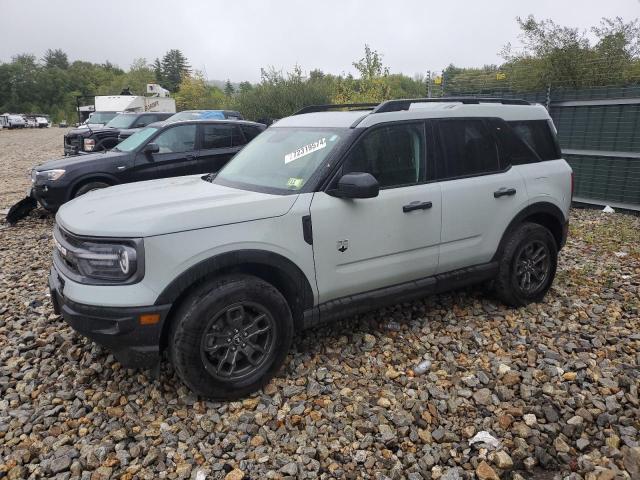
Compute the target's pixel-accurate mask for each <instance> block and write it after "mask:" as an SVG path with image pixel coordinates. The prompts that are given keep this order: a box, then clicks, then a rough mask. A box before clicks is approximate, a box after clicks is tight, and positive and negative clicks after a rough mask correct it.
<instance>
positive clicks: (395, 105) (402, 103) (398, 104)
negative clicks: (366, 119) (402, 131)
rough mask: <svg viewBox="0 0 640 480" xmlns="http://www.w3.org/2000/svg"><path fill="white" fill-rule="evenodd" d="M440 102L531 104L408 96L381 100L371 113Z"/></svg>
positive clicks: (506, 100)
mask: <svg viewBox="0 0 640 480" xmlns="http://www.w3.org/2000/svg"><path fill="white" fill-rule="evenodd" d="M442 102H456V103H464V104H467V105H469V104H479V103H501V104H503V105H531V103H529V102H527V101H526V100H520V99H515V98H493V97H486V98H483V97H442V98H410V99H402V100H387V101H386V102H382V103H381V104H380V105H378V106H377V107H376V108H374V109H373V112H371V113H383V112H399V111H402V110H409V107H410V106H411V104H412V103H442Z"/></svg>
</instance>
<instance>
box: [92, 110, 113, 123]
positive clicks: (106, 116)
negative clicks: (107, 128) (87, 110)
mask: <svg viewBox="0 0 640 480" xmlns="http://www.w3.org/2000/svg"><path fill="white" fill-rule="evenodd" d="M116 115H118V113H117V112H94V113H92V114H91V115H90V116H89V118H88V119H87V123H102V124H106V123H108V122H110V121H111V120H113V119H114V118H115V117H116Z"/></svg>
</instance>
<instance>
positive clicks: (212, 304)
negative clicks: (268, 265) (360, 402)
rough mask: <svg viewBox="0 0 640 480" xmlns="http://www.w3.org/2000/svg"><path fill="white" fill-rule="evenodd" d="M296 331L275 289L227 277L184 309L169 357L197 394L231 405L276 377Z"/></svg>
mask: <svg viewBox="0 0 640 480" xmlns="http://www.w3.org/2000/svg"><path fill="white" fill-rule="evenodd" d="M260 318H261V319H260ZM293 330H294V328H293V319H292V316H291V311H290V309H289V305H288V304H287V301H286V300H285V299H284V297H283V296H282V294H281V293H280V292H279V291H278V290H277V289H276V288H275V287H273V286H272V285H271V284H269V283H267V282H264V281H263V280H261V279H259V278H256V277H253V276H250V275H240V274H235V275H228V276H224V277H220V278H217V279H214V280H211V281H209V282H207V283H205V284H203V285H201V286H200V287H198V288H197V289H196V290H195V291H194V292H193V293H191V294H190V295H189V296H188V297H187V298H186V299H185V301H184V302H183V303H182V304H181V305H180V307H179V309H178V310H177V312H176V314H175V316H174V317H173V323H172V325H171V331H170V335H169V356H170V359H171V362H172V363H173V366H174V368H175V370H176V373H177V374H178V376H179V377H180V379H181V380H182V381H183V382H184V383H185V385H187V386H188V387H189V388H190V389H191V390H192V391H193V392H194V393H196V394H198V395H201V396H203V397H207V398H212V399H217V400H232V399H236V398H240V397H244V396H246V395H248V394H250V393H252V392H255V391H256V390H259V389H260V388H262V387H263V386H264V385H266V384H267V382H269V380H270V379H271V378H272V377H273V376H274V375H275V374H276V373H277V372H278V370H279V369H280V368H281V366H282V365H283V363H284V361H285V359H286V356H287V353H288V352H289V348H290V346H291V341H292V339H293ZM255 332H262V333H259V334H258V333H255ZM247 340H248V341H247ZM245 342H246V343H245ZM253 342H255V343H253ZM260 349H262V350H263V352H260ZM250 359H251V360H250Z"/></svg>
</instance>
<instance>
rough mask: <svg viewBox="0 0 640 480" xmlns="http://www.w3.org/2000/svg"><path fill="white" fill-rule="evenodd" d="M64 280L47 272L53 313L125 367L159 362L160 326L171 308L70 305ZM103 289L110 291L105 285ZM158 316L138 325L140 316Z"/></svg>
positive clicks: (52, 269) (74, 303)
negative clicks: (105, 349) (105, 350)
mask: <svg viewBox="0 0 640 480" xmlns="http://www.w3.org/2000/svg"><path fill="white" fill-rule="evenodd" d="M64 284H65V279H64V278H63V277H62V276H60V274H59V273H58V271H57V270H56V268H55V267H51V272H50V273H49V290H50V292H51V301H52V303H53V309H54V311H55V313H57V314H59V315H62V317H63V318H64V321H65V322H66V323H67V324H69V326H71V328H73V329H74V330H75V331H77V332H78V333H80V334H81V335H83V336H85V337H87V338H90V339H91V340H93V341H94V342H96V343H98V344H100V345H103V346H105V347H107V348H108V349H109V350H111V351H112V352H113V355H114V356H115V357H116V359H117V360H118V361H119V362H120V363H121V364H123V365H124V366H125V367H129V368H150V367H154V366H156V365H157V364H158V362H159V361H160V340H161V334H162V326H163V325H164V322H165V320H166V318H167V315H168V313H169V309H170V308H171V305H160V306H150V307H99V306H94V305H84V304H80V303H76V302H73V301H71V300H69V299H68V298H66V297H65V296H64ZM104 288H110V287H109V286H105V287H104ZM148 314H159V315H160V321H159V322H157V323H154V324H152V325H141V324H140V316H141V315H148Z"/></svg>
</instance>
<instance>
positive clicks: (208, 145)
mask: <svg viewBox="0 0 640 480" xmlns="http://www.w3.org/2000/svg"><path fill="white" fill-rule="evenodd" d="M265 128H266V127H265V125H263V124H261V123H254V122H246V121H238V120H232V121H229V120H190V121H184V122H171V123H170V122H157V123H153V124H151V125H149V126H147V127H145V128H143V129H141V130H140V131H139V132H137V133H135V134H133V135H131V136H130V137H129V138H127V139H126V140H124V141H123V142H122V143H120V144H118V145H117V146H116V147H114V148H113V149H112V150H110V151H108V152H106V151H105V152H101V153H91V154H87V155H81V156H75V157H72V158H63V159H60V160H50V161H48V162H45V163H43V164H42V165H38V166H37V167H35V168H34V169H33V170H32V171H31V182H32V185H33V188H32V191H31V195H32V196H33V197H35V199H36V200H37V201H38V202H39V203H40V204H41V205H42V206H43V207H44V208H46V209H47V210H50V211H55V210H57V209H58V207H60V206H61V205H62V204H63V203H65V202H67V201H69V200H71V199H72V198H75V197H78V196H80V195H83V194H84V193H87V192H89V191H91V190H97V189H99V188H105V187H109V186H111V185H116V184H120V183H130V182H138V181H142V180H152V179H155V178H166V177H178V176H182V175H192V174H199V173H210V172H217V171H218V170H219V169H220V168H221V167H222V166H223V165H225V164H226V163H227V162H228V161H229V160H230V159H231V157H233V156H234V155H235V154H236V153H237V152H238V151H240V149H242V147H243V146H244V145H246V144H247V143H248V142H250V141H251V140H252V139H253V138H254V137H256V136H257V135H259V134H260V132H262V131H263V130H264V129H265Z"/></svg>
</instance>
